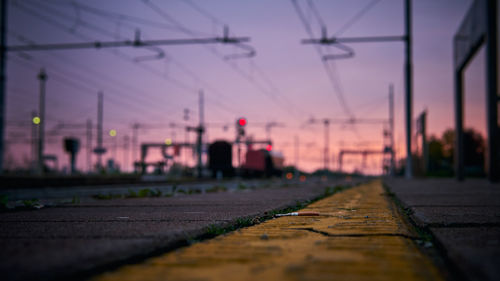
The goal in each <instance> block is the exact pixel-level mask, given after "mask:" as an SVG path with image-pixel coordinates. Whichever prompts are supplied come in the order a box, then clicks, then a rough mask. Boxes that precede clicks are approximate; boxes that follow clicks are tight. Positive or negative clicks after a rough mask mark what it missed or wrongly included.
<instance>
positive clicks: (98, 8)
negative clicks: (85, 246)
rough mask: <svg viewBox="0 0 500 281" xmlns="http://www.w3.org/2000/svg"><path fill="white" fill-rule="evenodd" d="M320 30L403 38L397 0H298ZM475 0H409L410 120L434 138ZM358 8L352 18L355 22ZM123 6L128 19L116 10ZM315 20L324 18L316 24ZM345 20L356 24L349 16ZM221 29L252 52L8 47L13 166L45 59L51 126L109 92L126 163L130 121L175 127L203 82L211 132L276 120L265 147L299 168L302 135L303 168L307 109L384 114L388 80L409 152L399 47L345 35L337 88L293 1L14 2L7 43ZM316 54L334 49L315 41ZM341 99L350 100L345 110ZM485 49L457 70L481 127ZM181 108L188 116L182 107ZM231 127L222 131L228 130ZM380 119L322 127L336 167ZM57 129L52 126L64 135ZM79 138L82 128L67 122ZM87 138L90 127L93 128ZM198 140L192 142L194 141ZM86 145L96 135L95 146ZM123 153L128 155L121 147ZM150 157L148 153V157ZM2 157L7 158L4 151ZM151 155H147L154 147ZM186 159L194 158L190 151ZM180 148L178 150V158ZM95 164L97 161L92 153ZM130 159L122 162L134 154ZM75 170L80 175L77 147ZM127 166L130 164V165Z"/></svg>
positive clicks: (312, 153) (146, 137)
mask: <svg viewBox="0 0 500 281" xmlns="http://www.w3.org/2000/svg"><path fill="white" fill-rule="evenodd" d="M296 3H297V4H298V7H299V9H300V11H301V12H302V13H303V15H304V17H305V20H306V23H307V24H308V25H310V27H311V29H312V31H313V32H314V34H315V36H316V38H317V37H319V36H320V28H321V25H323V24H324V25H325V26H326V27H327V30H328V35H329V36H332V35H336V36H339V37H352V36H377V35H404V33H403V32H404V10H403V3H404V1H402V0H380V1H372V0H354V1H353V0H330V1H327V0H313V1H308V0H297V1H296ZM471 3H472V0H415V1H413V31H414V41H413V50H414V57H413V59H414V106H413V109H414V118H416V117H417V115H418V114H419V113H420V112H422V111H423V110H424V109H427V111H428V130H429V133H430V134H433V135H438V136H440V135H441V134H442V132H443V131H444V130H445V129H447V128H452V127H453V124H454V123H453V118H454V114H453V58H452V54H453V50H452V38H453V35H454V34H455V32H456V30H457V29H458V26H459V24H460V22H461V20H462V19H463V17H464V15H465V12H466V10H467V9H468V7H469V6H470V5H471ZM361 11H364V13H362V14H361V16H360V17H356V18H357V20H355V21H351V20H352V19H353V17H355V16H356V15H359V14H360V12H361ZM125 15H126V16H125ZM321 21H322V22H323V24H322V23H321ZM349 23H352V24H349ZM224 25H227V26H229V30H230V34H231V35H232V36H238V37H239V36H241V37H250V38H251V41H250V42H249V43H248V45H250V46H252V47H253V48H254V49H255V50H256V56H255V57H253V58H251V59H249V58H239V59H232V60H226V59H224V56H226V55H231V54H235V53H241V52H242V50H240V49H238V48H235V47H234V46H230V45H228V46H226V45H221V44H210V45H182V46H158V47H159V48H161V50H163V51H164V53H165V55H166V56H165V57H164V58H162V59H149V60H140V61H137V60H136V59H137V58H139V59H141V58H143V57H144V56H148V57H149V56H151V55H154V54H156V53H155V52H154V51H152V50H147V49H144V48H131V47H122V48H109V49H100V50H96V49H84V50H83V49H82V50H58V51H36V52H22V53H20V52H17V53H16V52H10V53H9V54H8V61H7V79H8V80H7V107H6V108H7V118H6V119H7V125H8V131H7V134H6V138H7V140H8V141H9V143H8V146H7V149H8V152H7V155H8V157H11V158H13V159H14V160H15V161H16V163H17V165H22V164H23V163H24V162H23V159H28V160H29V159H30V157H31V156H30V144H29V138H30V132H31V128H30V127H29V126H28V127H19V126H16V124H17V125H19V123H23V122H24V123H28V124H29V123H30V122H31V121H30V120H31V112H32V111H33V110H37V108H38V95H39V92H38V87H39V86H38V80H37V78H36V77H37V74H38V72H39V70H40V68H45V70H46V72H47V75H48V81H47V100H46V112H47V116H46V117H47V126H46V132H49V131H51V130H53V128H54V127H56V126H57V124H58V123H60V122H63V123H67V124H83V123H85V122H86V120H87V119H91V120H92V122H93V125H94V126H95V124H96V120H97V93H98V92H99V91H102V92H103V93H104V128H105V133H106V135H105V143H106V146H107V147H108V150H109V152H108V153H107V154H106V157H105V159H107V158H109V157H112V156H113V152H112V143H113V141H114V140H113V139H112V138H111V137H109V136H108V135H107V131H109V130H110V129H115V130H116V131H117V136H116V141H117V142H118V152H117V154H118V155H117V161H118V163H120V165H122V166H123V164H122V161H123V159H124V155H123V153H124V149H123V144H124V137H125V136H129V137H131V134H132V128H131V125H132V124H133V123H139V124H142V125H144V127H145V128H146V127H147V125H148V124H150V125H151V124H168V123H171V122H174V123H177V124H179V125H181V126H183V125H185V124H190V125H196V124H197V122H198V92H199V90H200V89H202V90H203V92H204V95H205V99H206V103H205V121H206V122H207V124H208V132H207V135H206V140H208V141H209V142H211V141H213V140H216V139H227V140H231V141H232V140H234V137H235V131H234V124H235V121H236V119H237V118H238V117H245V118H247V120H248V125H247V135H252V136H253V138H254V139H265V138H266V131H265V124H266V123H267V122H277V123H281V124H282V125H283V126H282V127H274V128H272V130H271V138H272V140H273V142H274V144H275V145H274V149H275V150H278V151H282V152H283V154H284V155H285V159H286V160H285V161H286V163H288V164H294V163H295V154H294V139H295V137H297V138H298V140H299V144H300V153H299V163H298V165H299V167H300V168H301V169H305V170H308V171H311V170H314V169H317V168H321V167H322V166H323V154H322V150H323V145H324V142H323V139H324V135H323V126H322V125H321V124H320V123H318V124H307V121H308V120H309V119H310V118H311V117H313V118H316V119H324V118H333V119H336V118H348V117H350V115H349V113H348V112H350V113H351V114H352V116H355V117H356V118H361V119H369V118H376V119H380V118H387V117H388V100H387V96H388V89H389V84H391V83H392V84H394V89H395V106H396V133H395V140H396V149H397V157H398V158H401V157H404V149H405V147H404V145H405V138H404V135H405V132H404V127H403V126H404V72H403V62H404V45H403V42H394V43H363V44H350V45H349V46H350V47H352V48H353V49H354V52H355V56H354V58H350V59H343V60H336V61H330V67H331V69H332V70H333V76H332V78H333V83H332V81H331V80H330V79H329V76H328V74H327V73H326V72H325V69H324V67H323V63H322V62H321V59H320V57H319V55H318V53H317V52H316V50H315V47H314V46H312V45H305V44H301V42H300V41H301V40H302V39H306V38H309V37H308V36H309V35H308V33H307V32H306V28H305V26H304V23H303V22H302V21H301V20H300V18H299V15H298V13H297V10H296V9H295V7H294V4H293V1H290V0H274V1H264V0H253V1H230V0H210V1H209V0H205V1H201V0H190V1H187V0H186V1H181V0H169V1H160V0H149V1H140V0H134V1H132V0H127V1H124V0H109V1H99V0H92V1H63V0H47V1H37V0H22V1H15V0H9V7H8V27H7V28H8V34H7V40H8V41H7V42H8V45H25V44H29V43H39V44H41V43H68V42H92V41H115V40H122V41H123V40H126V39H127V40H132V39H133V38H134V33H135V31H136V30H140V35H141V38H142V39H181V38H212V37H217V36H221V35H222V30H223V26H224ZM321 48H322V51H323V52H324V53H327V54H328V53H334V52H336V49H335V48H332V47H330V48H327V47H321ZM339 96H343V98H344V99H345V106H342V104H341V102H340V99H339ZM484 100H485V92H484V52H483V51H481V52H479V53H478V55H477V56H476V58H475V59H474V61H473V62H472V63H471V64H470V65H469V67H468V68H467V71H466V121H465V122H466V126H467V127H470V126H472V127H474V128H475V129H477V130H479V131H480V132H482V133H484V132H485V121H484V120H485V113H484ZM185 108H187V109H189V111H190V115H189V117H190V118H189V120H188V121H187V122H186V121H184V119H183V116H184V113H183V112H184V109H185ZM225 124H227V125H228V126H229V127H228V130H227V131H225V130H224V128H223V127H224V125H225ZM382 129H383V126H382V125H381V124H380V125H379V124H375V125H374V124H369V125H366V124H357V125H355V126H351V125H346V124H333V125H331V126H330V153H331V159H332V160H331V161H330V162H331V164H330V168H331V169H336V168H337V166H336V163H337V154H338V152H339V150H340V149H341V148H356V149H368V148H369V149H379V150H382V144H383V135H382ZM60 132H61V131H60ZM62 132H65V133H64V135H65V136H68V135H71V134H73V135H75V136H78V137H79V138H80V139H81V141H82V145H83V146H84V145H85V130H84V129H73V130H63V131H62ZM94 138H95V132H94ZM165 138H173V139H174V141H184V140H185V132H184V130H183V129H181V128H161V129H157V128H156V129H153V128H150V129H141V130H140V136H139V142H146V141H148V142H163V141H164V140H165ZM194 138H195V137H194V135H192V134H191V135H190V136H189V140H190V141H193V140H194ZM93 146H95V139H94V144H93ZM127 153H129V155H130V151H129V152H127ZM152 153H153V152H152ZM46 154H57V155H59V158H60V159H59V161H60V163H59V166H60V167H62V166H67V156H66V155H64V154H63V153H62V142H61V138H60V137H58V138H55V137H49V143H48V144H47V147H46ZM9 155H10V156H9ZM153 158H154V155H153ZM188 158H189V161H190V162H189V163H192V159H191V158H192V155H191V154H190V155H189V156H188ZM182 159H184V156H182V157H181V159H179V160H182ZM380 159H381V158H370V159H369V161H368V167H367V168H366V170H365V171H366V172H369V173H377V172H380V171H381V170H380V169H381V165H380V164H381V160H380ZM92 161H93V162H95V157H94V158H93V160H92ZM129 161H130V157H129ZM345 163H346V165H345V168H346V169H347V170H352V169H355V168H360V165H361V162H360V158H355V157H351V158H346V162H345ZM77 166H78V168H79V169H81V170H86V168H87V163H86V158H85V148H84V147H83V148H82V151H81V153H80V154H79V156H78V165H77ZM126 168H127V169H128V170H130V169H131V165H130V164H128V165H126Z"/></svg>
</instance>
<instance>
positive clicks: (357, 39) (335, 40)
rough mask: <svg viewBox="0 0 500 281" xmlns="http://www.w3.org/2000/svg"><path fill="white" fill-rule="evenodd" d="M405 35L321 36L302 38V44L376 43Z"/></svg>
mask: <svg viewBox="0 0 500 281" xmlns="http://www.w3.org/2000/svg"><path fill="white" fill-rule="evenodd" d="M406 39H407V38H406V36H403V35H401V36H369V37H342V38H336V37H332V38H321V39H303V40H302V41H301V42H302V44H325V45H331V44H338V43H377V42H394V41H406Z"/></svg>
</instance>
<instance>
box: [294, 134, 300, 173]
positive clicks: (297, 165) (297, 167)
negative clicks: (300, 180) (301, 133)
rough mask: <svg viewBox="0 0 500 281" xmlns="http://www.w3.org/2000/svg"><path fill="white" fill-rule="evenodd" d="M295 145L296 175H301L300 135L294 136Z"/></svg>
mask: <svg viewBox="0 0 500 281" xmlns="http://www.w3.org/2000/svg"><path fill="white" fill-rule="evenodd" d="M294 147H295V171H294V172H295V177H298V176H299V137H298V136H295V137H294Z"/></svg>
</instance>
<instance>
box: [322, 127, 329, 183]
mask: <svg viewBox="0 0 500 281" xmlns="http://www.w3.org/2000/svg"><path fill="white" fill-rule="evenodd" d="M323 124H324V125H325V150H324V155H323V157H324V162H325V167H324V169H325V173H327V172H328V168H329V167H328V166H329V160H330V156H329V154H330V120H329V119H324V120H323Z"/></svg>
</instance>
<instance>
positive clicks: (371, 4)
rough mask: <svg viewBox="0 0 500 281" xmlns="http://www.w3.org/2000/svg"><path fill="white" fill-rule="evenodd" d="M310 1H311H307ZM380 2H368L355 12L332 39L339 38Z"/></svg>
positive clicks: (375, 0)
mask: <svg viewBox="0 0 500 281" xmlns="http://www.w3.org/2000/svg"><path fill="white" fill-rule="evenodd" d="M309 1H311V0H309ZM378 2H380V0H372V1H370V2H368V4H367V5H366V6H365V7H363V8H362V9H361V10H360V11H359V12H357V13H356V14H355V15H354V16H353V17H352V18H351V19H350V20H348V21H347V22H346V23H344V24H343V25H342V26H341V27H340V28H339V29H338V30H337V31H336V32H335V33H334V35H333V36H334V37H337V36H340V35H341V34H343V33H344V32H345V31H347V29H349V28H350V27H351V26H352V25H354V24H355V23H356V22H357V21H358V20H359V19H361V17H362V16H363V15H364V14H366V13H367V12H368V11H369V10H370V9H371V8H373V7H374V6H375V5H376V4H377V3H378Z"/></svg>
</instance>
